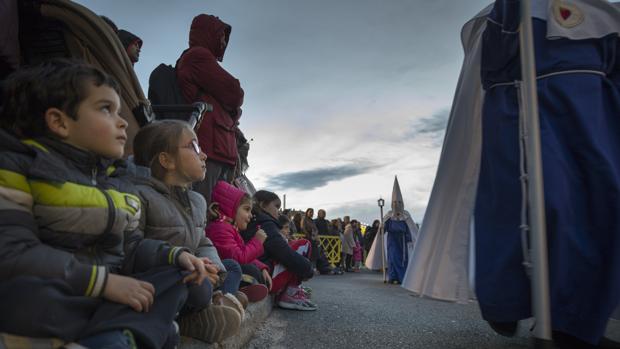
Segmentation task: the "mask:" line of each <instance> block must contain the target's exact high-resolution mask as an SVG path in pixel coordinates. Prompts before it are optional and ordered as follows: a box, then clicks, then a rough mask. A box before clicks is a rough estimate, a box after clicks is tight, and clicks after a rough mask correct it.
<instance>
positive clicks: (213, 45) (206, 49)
mask: <svg viewBox="0 0 620 349" xmlns="http://www.w3.org/2000/svg"><path fill="white" fill-rule="evenodd" d="M230 31H231V27H230V26H229V25H228V24H226V23H224V22H222V21H221V20H220V19H219V18H217V17H215V16H211V15H205V14H201V15H198V16H196V17H195V18H194V20H193V21H192V26H191V28H190V31H189V49H187V50H186V51H185V52H183V54H182V55H181V58H179V60H178V61H177V79H178V81H179V86H180V88H181V92H182V93H183V96H184V97H185V100H186V101H187V102H188V103H193V102H195V101H202V102H206V103H209V104H211V105H213V111H212V112H209V113H207V114H206V115H205V118H204V120H203V121H202V124H201V125H200V128H199V129H198V132H197V133H198V141H199V142H200V145H201V147H202V149H203V150H204V152H205V153H206V154H207V157H209V158H210V159H211V160H216V161H220V162H223V163H226V164H228V165H231V166H235V163H236V161H237V141H236V138H235V129H236V127H237V126H236V125H237V122H238V120H239V117H240V116H241V105H242V104H243V89H242V88H241V85H240V84H239V80H237V79H235V77H233V76H232V75H230V74H229V73H228V72H227V71H226V70H224V69H223V68H222V67H221V66H220V64H219V62H221V61H222V59H223V58H224V52H225V51H226V47H225V46H224V45H222V43H221V40H220V38H221V37H222V35H224V38H225V41H226V44H228V38H229V37H230Z"/></svg>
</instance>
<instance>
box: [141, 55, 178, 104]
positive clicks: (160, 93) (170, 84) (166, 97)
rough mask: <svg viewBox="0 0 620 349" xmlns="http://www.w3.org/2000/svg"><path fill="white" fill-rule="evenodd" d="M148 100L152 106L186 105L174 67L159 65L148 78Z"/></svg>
mask: <svg viewBox="0 0 620 349" xmlns="http://www.w3.org/2000/svg"><path fill="white" fill-rule="evenodd" d="M149 100H150V101H151V104H154V105H162V104H163V105H173V104H177V105H178V104H187V103H186V102H185V98H183V94H182V93H181V89H180V88H179V83H178V81H177V70H176V68H175V67H173V66H171V65H169V64H164V63H161V64H160V65H158V66H157V68H155V70H153V72H152V73H151V76H150V77H149Z"/></svg>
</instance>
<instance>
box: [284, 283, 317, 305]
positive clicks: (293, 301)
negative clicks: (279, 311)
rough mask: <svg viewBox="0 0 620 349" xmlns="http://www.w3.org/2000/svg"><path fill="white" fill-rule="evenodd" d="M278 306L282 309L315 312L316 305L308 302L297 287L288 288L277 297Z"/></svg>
mask: <svg viewBox="0 0 620 349" xmlns="http://www.w3.org/2000/svg"><path fill="white" fill-rule="evenodd" d="M278 306H279V307H280V308H284V309H291V310H301V311H313V310H317V309H318V307H317V306H316V304H314V303H313V302H311V301H310V300H308V299H307V298H306V296H305V294H304V293H303V291H302V290H300V289H299V288H297V287H289V288H287V289H286V290H285V291H284V292H282V293H281V294H280V295H279V296H278Z"/></svg>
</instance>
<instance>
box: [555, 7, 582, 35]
mask: <svg viewBox="0 0 620 349" xmlns="http://www.w3.org/2000/svg"><path fill="white" fill-rule="evenodd" d="M553 18H554V19H555V21H556V22H558V23H559V24H560V25H561V26H563V27H564V28H573V27H576V26H578V25H580V24H581V23H583V20H584V15H583V12H581V10H580V9H579V8H578V7H577V6H575V5H573V4H569V3H567V2H565V1H562V0H555V1H554V2H553Z"/></svg>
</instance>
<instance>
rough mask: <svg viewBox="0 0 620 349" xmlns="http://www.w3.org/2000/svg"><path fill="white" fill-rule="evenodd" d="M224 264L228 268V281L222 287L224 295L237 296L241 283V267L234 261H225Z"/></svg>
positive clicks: (225, 280)
mask: <svg viewBox="0 0 620 349" xmlns="http://www.w3.org/2000/svg"><path fill="white" fill-rule="evenodd" d="M222 264H224V267H226V272H227V274H226V279H224V284H223V285H222V287H221V290H222V292H223V293H231V294H235V293H236V292H237V291H238V290H239V284H240V283H241V275H242V272H241V266H240V265H239V263H237V261H236V260H234V259H224V260H222Z"/></svg>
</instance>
